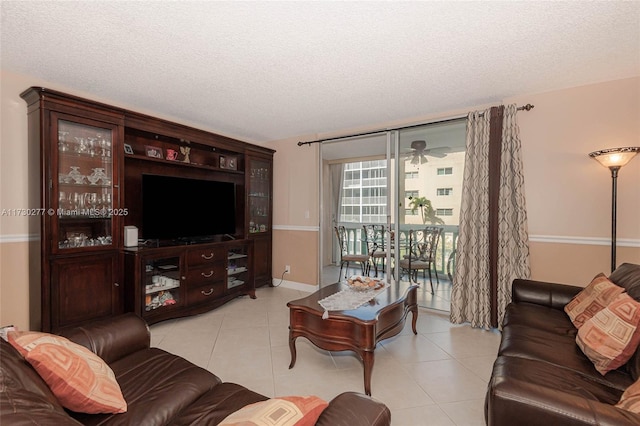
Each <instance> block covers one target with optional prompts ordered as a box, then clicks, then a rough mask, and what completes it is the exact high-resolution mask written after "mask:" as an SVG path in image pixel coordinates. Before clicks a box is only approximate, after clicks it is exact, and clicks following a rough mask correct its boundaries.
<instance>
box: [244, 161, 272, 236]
mask: <svg viewBox="0 0 640 426" xmlns="http://www.w3.org/2000/svg"><path fill="white" fill-rule="evenodd" d="M271 168H272V166H271V162H270V161H267V160H261V159H254V158H249V168H248V172H249V191H248V194H249V233H250V234H254V233H260V232H270V231H271V229H270V228H271Z"/></svg>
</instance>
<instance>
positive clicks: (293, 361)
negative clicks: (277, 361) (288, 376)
mask: <svg viewBox="0 0 640 426" xmlns="http://www.w3.org/2000/svg"><path fill="white" fill-rule="evenodd" d="M289 350H290V351H291V364H289V369H291V368H293V366H294V365H296V338H295V337H292V333H291V331H289Z"/></svg>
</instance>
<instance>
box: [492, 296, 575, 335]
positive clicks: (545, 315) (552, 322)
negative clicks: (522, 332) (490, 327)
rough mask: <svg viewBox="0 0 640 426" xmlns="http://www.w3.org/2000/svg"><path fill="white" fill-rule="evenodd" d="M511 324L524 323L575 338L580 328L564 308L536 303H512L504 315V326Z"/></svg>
mask: <svg viewBox="0 0 640 426" xmlns="http://www.w3.org/2000/svg"><path fill="white" fill-rule="evenodd" d="M511 325H516V326H518V325H523V326H527V327H531V328H534V329H537V330H543V331H548V332H550V333H553V334H558V335H561V336H567V337H568V338H570V339H572V340H573V339H575V337H576V334H577V333H578V330H577V329H576V328H575V326H574V325H573V323H572V322H571V320H570V319H569V316H568V315H567V314H566V313H565V312H564V311H563V310H562V309H554V308H551V307H548V306H542V305H536V304H534V303H526V302H525V303H510V304H509V305H507V308H506V310H505V315H504V321H503V325H502V326H503V328H504V327H508V326H511Z"/></svg>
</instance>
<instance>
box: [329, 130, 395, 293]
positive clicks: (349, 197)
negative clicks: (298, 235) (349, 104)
mask: <svg viewBox="0 0 640 426" xmlns="http://www.w3.org/2000/svg"><path fill="white" fill-rule="evenodd" d="M387 144H388V142H387V134H386V133H380V134H374V135H367V136H366V137H360V138H350V139H346V140H336V141H327V142H324V143H323V144H322V146H321V149H320V151H321V156H320V157H321V161H322V166H321V175H322V176H321V182H322V191H321V193H322V200H321V206H322V208H321V233H322V238H321V244H320V245H321V249H320V253H321V259H320V261H321V265H322V270H321V279H322V280H321V283H322V284H323V285H326V284H330V283H334V282H336V281H339V280H340V279H344V276H345V274H346V275H352V274H356V273H357V274H359V275H361V274H362V269H361V265H360V264H359V263H357V262H351V263H350V264H349V271H345V270H343V271H342V277H340V276H339V273H340V266H341V265H340V263H341V262H340V260H341V253H340V251H341V247H340V245H339V244H338V239H337V236H336V232H335V229H336V228H338V227H344V229H345V231H346V234H347V238H346V240H347V241H346V243H347V247H346V248H345V250H347V251H348V252H349V254H356V255H368V254H369V249H368V247H367V239H366V236H365V230H364V227H363V225H374V224H375V225H386V224H387V223H388V222H389V215H390V210H391V206H390V199H389V194H390V193H391V190H390V188H391V187H392V186H391V182H392V180H391V179H390V176H392V168H391V167H390V162H389V161H388V159H387V151H388V149H387ZM381 263H382V262H381ZM345 266H346V265H345ZM372 270H373V269H372ZM380 273H382V271H380Z"/></svg>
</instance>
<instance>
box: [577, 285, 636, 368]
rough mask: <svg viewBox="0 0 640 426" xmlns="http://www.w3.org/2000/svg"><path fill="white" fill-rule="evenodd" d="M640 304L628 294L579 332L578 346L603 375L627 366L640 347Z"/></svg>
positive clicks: (620, 296) (609, 306) (618, 298)
mask: <svg viewBox="0 0 640 426" xmlns="http://www.w3.org/2000/svg"><path fill="white" fill-rule="evenodd" d="M639 325H640V303H639V302H636V301H635V300H633V299H632V298H631V296H629V295H628V294H626V293H623V294H621V295H619V296H618V297H617V298H616V300H614V301H613V302H612V303H610V304H609V305H608V306H607V307H606V308H604V309H603V310H601V311H600V312H598V313H597V314H596V315H594V316H593V318H591V319H590V320H588V321H587V322H585V323H584V325H583V326H582V327H581V328H580V330H578V335H577V336H576V343H577V344H578V346H579V347H580V349H582V351H583V352H584V354H585V355H586V356H587V357H589V359H590V360H591V361H592V362H593V364H594V365H595V367H596V370H598V371H599V372H600V373H602V374H606V373H607V372H609V371H611V370H614V369H616V368H618V367H620V366H622V365H624V364H625V363H626V362H627V361H629V359H630V358H631V356H632V355H633V354H634V352H635V351H636V349H637V348H638V344H640V328H639V327H638V326H639Z"/></svg>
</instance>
